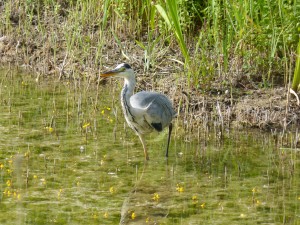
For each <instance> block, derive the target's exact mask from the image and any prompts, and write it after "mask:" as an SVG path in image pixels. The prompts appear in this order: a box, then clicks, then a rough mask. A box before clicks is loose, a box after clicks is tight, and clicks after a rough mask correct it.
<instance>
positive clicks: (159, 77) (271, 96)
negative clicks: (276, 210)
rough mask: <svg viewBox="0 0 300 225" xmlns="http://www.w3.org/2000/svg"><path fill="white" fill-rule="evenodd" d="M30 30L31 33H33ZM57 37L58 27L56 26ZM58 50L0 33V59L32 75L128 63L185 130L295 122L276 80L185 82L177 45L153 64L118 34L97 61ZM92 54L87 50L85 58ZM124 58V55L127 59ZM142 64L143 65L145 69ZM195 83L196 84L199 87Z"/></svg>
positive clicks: (278, 126)
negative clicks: (263, 83)
mask: <svg viewBox="0 0 300 225" xmlns="http://www.w3.org/2000/svg"><path fill="white" fill-rule="evenodd" d="M33 32H34V31H33ZM56 32H57V36H58V37H60V33H59V30H56ZM58 41H59V42H61V43H60V45H59V46H61V47H60V48H57V49H55V51H54V49H53V47H52V46H51V41H50V39H49V38H47V36H44V37H40V36H39V35H38V34H34V33H33V34H32V36H31V38H29V39H28V37H27V38H26V39H25V38H24V37H22V36H13V35H2V36H1V37H0V63H1V65H3V66H7V65H11V66H17V67H20V68H22V69H24V70H29V71H33V72H34V73H35V74H36V76H37V78H38V79H43V77H44V76H56V77H58V78H59V79H86V78H88V79H93V80H95V82H96V81H97V79H98V75H97V74H98V73H99V71H101V70H105V69H107V67H110V68H112V67H114V66H115V65H116V64H117V63H120V62H124V61H126V62H128V63H130V64H131V65H132V67H133V68H134V69H135V70H136V72H137V74H138V87H137V89H138V90H145V89H146V90H157V91H160V92H163V93H165V94H167V95H168V96H170V98H172V100H173V101H174V104H175V107H176V108H177V109H178V111H179V113H180V115H181V116H182V117H183V124H184V126H185V128H186V129H187V130H191V131H193V130H197V129H199V127H203V125H204V127H206V125H213V126H214V127H218V129H220V130H224V129H226V128H244V127H252V128H253V127H255V128H259V129H264V130H272V131H274V130H279V131H281V130H286V129H289V130H295V129H297V128H298V127H299V125H300V114H299V110H300V106H299V105H297V101H296V98H295V97H294V96H293V95H290V94H289V92H288V90H287V88H285V87H282V86H280V82H278V83H277V84H276V83H275V86H274V87H272V88H258V85H259V83H260V82H255V81H253V80H249V79H248V78H247V77H245V76H243V75H241V76H239V77H240V78H239V79H235V80H232V81H231V82H227V83H226V84H224V82H222V80H220V79H215V80H212V81H211V82H210V87H209V88H207V87H206V88H205V89H201V87H200V88H195V87H194V86H193V85H189V84H188V80H187V78H186V77H185V76H184V69H183V66H182V65H181V64H180V63H178V62H177V61H176V60H174V59H180V58H181V57H180V52H179V50H178V49H172V48H170V47H168V48H166V49H165V50H164V52H163V54H161V55H158V56H157V57H156V64H155V65H152V64H151V63H147V62H145V58H144V50H142V49H141V48H140V47H139V46H138V45H136V44H135V43H134V41H128V39H127V38H125V37H124V38H123V39H122V40H121V41H122V45H123V46H126V52H124V51H121V49H120V48H119V46H118V44H117V43H115V42H114V41H112V42H106V43H105V44H104V46H103V47H102V53H101V56H100V59H99V61H98V62H101V63H97V62H94V61H93V62H91V61H90V62H89V61H87V59H88V58H85V60H83V61H82V60H81V59H80V56H79V55H78V53H79V52H80V49H77V50H76V52H77V53H74V52H75V51H74V52H73V54H71V51H67V50H66V46H65V43H64V40H63V39H61V40H60V39H59V38H58ZM94 54H95V52H93V50H91V52H90V53H89V55H90V57H91V60H92V57H93V56H94ZM129 56H130V57H129ZM147 65H148V68H145V67H146V66H147ZM200 86H201V85H200Z"/></svg>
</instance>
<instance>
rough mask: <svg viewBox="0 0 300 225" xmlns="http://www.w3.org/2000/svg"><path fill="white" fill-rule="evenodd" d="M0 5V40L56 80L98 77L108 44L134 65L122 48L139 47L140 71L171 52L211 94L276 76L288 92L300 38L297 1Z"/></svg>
mask: <svg viewBox="0 0 300 225" xmlns="http://www.w3.org/2000/svg"><path fill="white" fill-rule="evenodd" d="M1 4H2V5H0V6H1V11H2V12H1V14H0V36H4V35H8V36H11V37H13V38H14V39H16V41H19V42H20V44H21V45H20V48H19V50H20V51H21V52H22V54H20V57H21V58H22V59H21V61H23V62H25V64H26V65H29V66H31V67H32V66H35V67H39V66H40V67H43V68H44V69H43V70H42V71H40V72H42V73H46V74H47V73H53V71H55V73H58V74H59V76H61V75H62V74H61V73H63V75H66V76H69V77H71V76H74V74H76V73H77V72H82V71H84V72H86V71H98V70H99V68H100V65H101V64H102V63H103V55H105V54H107V49H106V48H103V47H104V46H106V45H108V44H110V45H111V44H112V43H117V44H116V45H117V46H119V47H118V48H121V49H120V50H121V51H123V53H125V55H126V56H128V57H129V60H133V58H131V57H132V56H131V55H132V54H134V53H132V52H130V51H127V49H126V48H128V43H132V44H134V43H137V44H138V45H139V47H140V48H141V49H142V50H143V51H144V59H145V60H144V64H145V65H144V69H145V71H147V70H149V69H150V67H151V66H153V65H156V64H157V63H158V61H159V60H161V59H162V58H166V60H165V61H166V62H165V63H169V61H168V59H170V57H166V56H165V52H166V51H167V50H168V49H170V48H171V49H174V50H175V52H176V53H175V54H174V57H173V58H172V59H173V60H175V61H177V62H182V63H183V64H184V67H183V68H184V69H185V71H186V72H185V73H184V74H185V75H186V76H187V77H188V78H189V79H188V80H189V81H190V83H191V84H192V85H193V86H194V87H196V88H209V87H210V86H211V82H212V81H214V80H219V79H222V80H226V81H228V82H229V81H232V80H242V79H244V76H245V74H246V75H247V77H250V78H253V79H254V80H256V81H260V82H261V84H262V85H263V86H269V85H272V81H273V80H274V77H278V76H279V77H280V78H281V80H282V81H283V84H285V85H287V84H288V80H289V79H288V78H289V74H290V71H291V70H293V63H291V62H293V61H294V60H295V54H294V53H295V51H296V46H297V43H298V35H299V31H298V27H297V26H299V23H298V21H300V7H299V6H298V5H297V1H282V0H278V1H262V0H260V1H254V0H247V1H242V0H238V1H236V0H227V1H221V0H208V1H206V2H201V3H199V2H198V1H184V0H179V1H174V0H167V1H162V0H157V1H155V2H152V1H150V0H146V1H141V0H139V1H132V0H131V1H125V0H100V1H98V0H88V1H66V0H62V1H58V0H42V1H38V0H28V1H5V2H3V3H1ZM117 40H119V41H117ZM118 42H119V43H118ZM30 43H34V44H35V45H36V48H37V49H42V52H43V54H42V55H41V56H40V58H39V59H38V60H37V61H38V63H36V61H34V60H33V59H32V54H33V53H32V46H30ZM123 56H124V54H123ZM158 56H159V57H158ZM123 59H124V60H128V59H126V57H124V58H123ZM63 64H65V66H63ZM62 67H63V69H60V70H57V69H55V68H62ZM58 71H59V72H58ZM87 73H88V72H86V73H84V74H85V75H86V74H87ZM80 76H81V75H80ZM83 77H84V76H83Z"/></svg>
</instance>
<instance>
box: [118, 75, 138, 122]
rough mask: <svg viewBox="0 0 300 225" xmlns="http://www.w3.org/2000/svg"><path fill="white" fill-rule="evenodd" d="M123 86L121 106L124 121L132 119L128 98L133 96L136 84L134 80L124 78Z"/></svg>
mask: <svg viewBox="0 0 300 225" xmlns="http://www.w3.org/2000/svg"><path fill="white" fill-rule="evenodd" d="M124 80H125V82H124V86H123V89H122V92H121V104H122V108H123V112H124V115H125V118H126V120H127V119H130V118H132V117H133V114H132V112H131V111H130V109H132V107H131V104H130V97H131V96H132V95H133V91H134V87H135V84H136V81H135V78H125V79H124Z"/></svg>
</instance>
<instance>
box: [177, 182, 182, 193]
mask: <svg viewBox="0 0 300 225" xmlns="http://www.w3.org/2000/svg"><path fill="white" fill-rule="evenodd" d="M176 191H178V192H179V193H182V192H184V188H183V187H182V186H181V185H179V184H177V187H176Z"/></svg>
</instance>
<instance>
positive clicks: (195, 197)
mask: <svg viewBox="0 0 300 225" xmlns="http://www.w3.org/2000/svg"><path fill="white" fill-rule="evenodd" d="M192 201H193V204H197V203H198V196H197V195H193V196H192Z"/></svg>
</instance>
